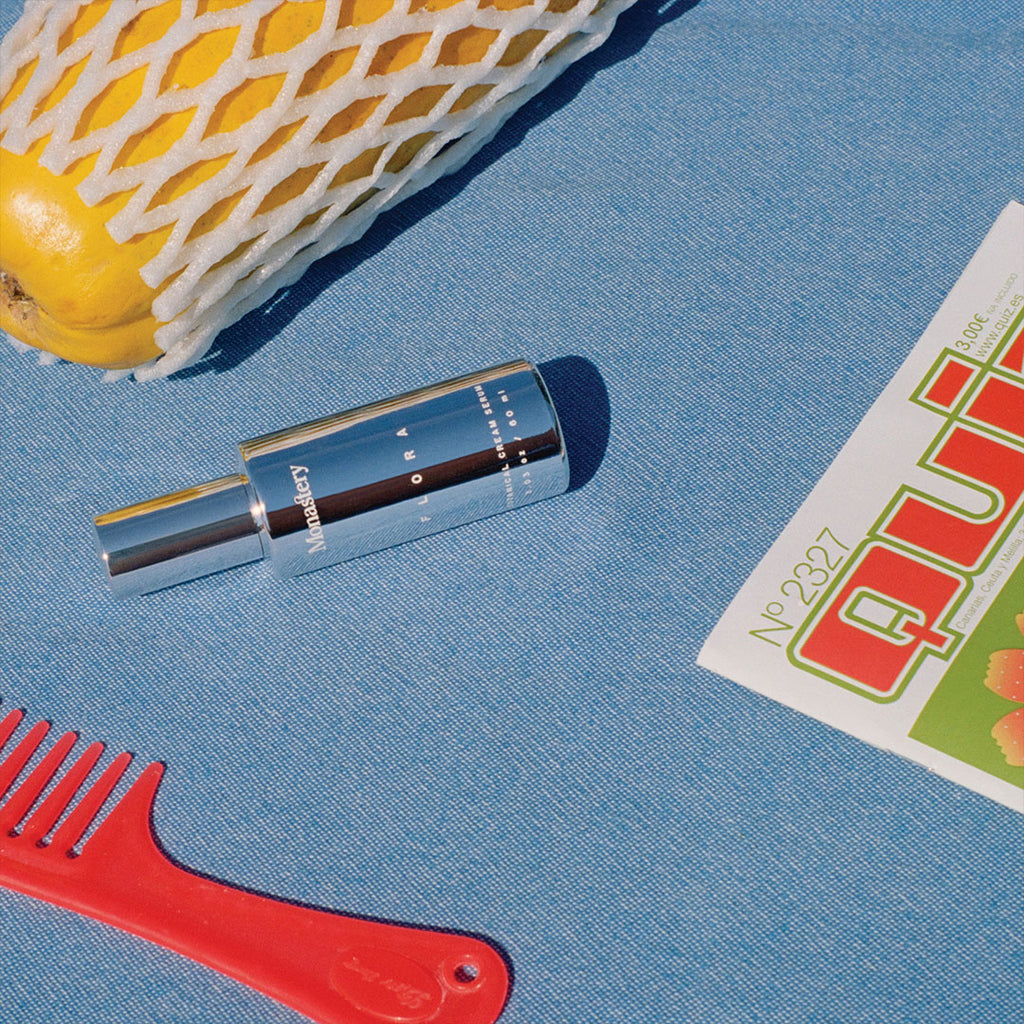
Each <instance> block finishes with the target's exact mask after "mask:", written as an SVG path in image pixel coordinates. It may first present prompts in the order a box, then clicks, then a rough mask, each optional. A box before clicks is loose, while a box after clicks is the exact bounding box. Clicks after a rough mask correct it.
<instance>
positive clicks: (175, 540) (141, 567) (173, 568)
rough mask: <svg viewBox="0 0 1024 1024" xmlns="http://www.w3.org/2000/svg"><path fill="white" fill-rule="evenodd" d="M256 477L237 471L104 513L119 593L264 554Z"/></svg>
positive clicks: (107, 553) (109, 565)
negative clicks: (253, 485) (253, 488)
mask: <svg viewBox="0 0 1024 1024" xmlns="http://www.w3.org/2000/svg"><path fill="white" fill-rule="evenodd" d="M252 506H253V498H252V495H251V493H250V490H249V482H248V480H246V478H245V477H244V476H241V475H238V474H236V475H234V476H226V477H222V478H221V479H220V480H213V481H211V482H210V483H206V484H200V485H199V486H198V487H189V488H187V489H186V490H183V491H177V492H175V493H174V494H166V495H164V496H163V497H161V498H154V499H153V500H151V501H144V502H140V503H139V504H138V505H131V506H129V507H128V508H123V509H121V510H120V511H118V512H108V513H107V514H106V515H101V516H97V517H96V537H97V540H98V543H99V549H100V557H101V558H102V559H103V563H104V565H105V566H106V569H107V574H108V575H109V578H110V586H111V588H112V589H113V591H114V593H115V594H117V596H118V597H130V596H133V595H135V594H146V593H149V592H150V591H153V590H162V589H163V588H164V587H170V586H174V584H176V583H183V582H185V581H186V580H191V579H195V578H196V577H197V576H205V575H207V574H209V573H214V572H219V571H220V570H221V569H231V568H233V567H234V566H236V565H245V564H246V563H247V562H255V561H258V560H259V559H261V558H262V557H263V546H262V544H261V542H260V536H259V531H258V529H257V527H256V523H255V521H254V519H253V515H252Z"/></svg>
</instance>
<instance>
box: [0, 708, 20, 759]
mask: <svg viewBox="0 0 1024 1024" xmlns="http://www.w3.org/2000/svg"><path fill="white" fill-rule="evenodd" d="M23 717H24V714H23V713H22V712H21V711H19V710H18V709H17V708H15V709H14V710H13V711H8V712H7V714H6V715H5V716H4V719H3V721H2V722H0V750H3V749H4V744H5V743H6V742H7V741H8V740H9V739H10V738H11V736H13V735H14V730H15V729H17V728H18V723H19V722H20V721H21V720H22V718H23Z"/></svg>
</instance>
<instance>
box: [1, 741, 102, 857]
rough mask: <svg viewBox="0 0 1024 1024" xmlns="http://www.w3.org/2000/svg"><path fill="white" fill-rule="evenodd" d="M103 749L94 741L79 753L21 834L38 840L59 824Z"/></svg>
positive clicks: (30, 840) (29, 839)
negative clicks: (58, 821)
mask: <svg viewBox="0 0 1024 1024" xmlns="http://www.w3.org/2000/svg"><path fill="white" fill-rule="evenodd" d="M103 750H104V747H103V744H102V743H92V744H90V745H89V746H88V747H86V748H85V751H84V752H83V753H82V754H80V755H79V757H78V760H77V761H75V763H74V764H73V765H72V766H71V767H70V768H69V769H68V770H67V772H65V773H64V775H63V777H62V778H61V779H60V781H59V782H58V783H57V785H56V786H54V787H53V791H52V792H51V793H50V795H49V796H48V797H47V798H46V799H45V800H44V801H43V802H42V803H41V804H40V805H39V807H38V808H36V811H35V813H34V814H33V815H32V817H31V818H29V819H28V821H27V822H26V823H25V827H24V828H23V829H22V830H21V835H22V837H23V838H24V839H25V840H26V841H28V842H38V841H39V840H40V839H42V838H43V836H45V835H46V834H47V833H48V832H49V831H50V829H51V828H53V826H54V825H56V824H57V820H58V819H59V818H60V816H61V815H62V814H63V813H64V809H65V808H66V807H67V806H68V804H70V803H71V801H72V800H73V799H74V797H75V794H76V793H77V792H78V790H79V788H80V787H81V785H82V783H83V782H84V781H85V780H86V777H87V776H88V775H89V772H91V771H92V770H93V768H94V767H95V766H96V762H97V761H98V760H99V759H100V755H101V754H102V753H103Z"/></svg>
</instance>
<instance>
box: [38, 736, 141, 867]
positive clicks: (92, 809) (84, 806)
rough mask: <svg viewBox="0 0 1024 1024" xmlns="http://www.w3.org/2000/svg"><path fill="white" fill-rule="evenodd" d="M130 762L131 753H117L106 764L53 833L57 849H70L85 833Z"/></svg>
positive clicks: (53, 844)
mask: <svg viewBox="0 0 1024 1024" xmlns="http://www.w3.org/2000/svg"><path fill="white" fill-rule="evenodd" d="M131 762H132V755H131V754H118V755H117V757H115V758H114V760H113V761H111V762H110V764H109V765H107V768H106V770H105V771H104V772H103V774H102V775H101V776H100V777H99V778H98V779H97V780H96V781H95V782H94V783H93V784H92V785H91V786H90V787H89V788H88V789H87V790H86V791H85V795H84V796H83V797H82V798H81V799H80V800H79V801H78V803H77V804H76V805H75V808H74V810H73V811H72V812H71V813H70V814H69V815H68V816H67V817H66V818H65V819H64V821H63V822H62V823H61V825H60V827H59V828H58V829H57V831H56V832H55V833H54V836H53V842H52V844H51V845H52V846H53V847H54V848H55V849H58V850H66V851H70V850H71V849H72V848H73V847H74V846H75V844H76V843H77V842H78V841H79V840H80V839H81V838H82V836H83V835H85V832H86V829H88V828H89V826H90V825H91V824H92V822H93V819H94V818H95V817H96V815H97V814H99V812H100V808H102V807H103V805H104V804H105V803H106V802H107V797H109V796H110V794H111V792H112V791H113V789H114V787H115V786H116V785H117V784H118V782H120V780H121V776H122V775H124V773H125V771H126V770H127V768H128V765H130V764H131Z"/></svg>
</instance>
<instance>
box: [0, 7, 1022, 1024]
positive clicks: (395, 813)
mask: <svg viewBox="0 0 1024 1024" xmlns="http://www.w3.org/2000/svg"><path fill="white" fill-rule="evenodd" d="M19 11H20V4H19V3H17V2H15V0H0V28H3V29H4V30H6V29H7V28H8V27H9V26H10V25H11V24H12V23H13V22H14V20H15V17H16V15H17V14H18V12H19ZM1020 13H1021V12H1020V5H1019V3H1018V2H1016V0H974V2H963V3H948V2H946V0H943V2H939V0H922V2H915V3H907V2H899V0H877V2H873V3H867V2H864V0H857V2H849V0H843V2H840V0H785V2H784V0H700V2H699V3H693V2H689V0H676V2H675V3H671V2H670V3H658V2H650V0H641V2H640V3H639V4H638V5H637V7H636V8H634V9H633V10H632V11H629V12H627V13H626V14H625V15H624V16H623V17H622V19H621V20H620V23H619V26H618V28H617V29H616V31H615V34H614V36H613V38H612V39H611V40H610V41H609V42H608V44H607V45H606V47H605V48H604V49H603V50H602V51H599V52H598V53H597V54H595V55H593V56H592V57H591V58H589V59H587V60H586V61H585V62H584V63H583V64H581V65H579V66H577V67H576V68H574V69H572V70H570V71H569V72H568V73H567V75H566V76H565V77H564V78H563V79H561V80H560V81H559V82H557V83H556V84H555V85H554V87H553V88H551V89H550V90H549V91H548V92H546V93H545V94H543V95H542V96H541V97H539V98H538V99H537V100H535V101H534V102H532V103H531V104H530V105H529V107H528V108H526V109H524V110H523V111H521V112H520V114H519V115H518V116H517V117H516V118H515V119H514V120H513V121H512V122H511V123H510V124H509V125H508V126H507V127H506V128H505V130H504V131H503V132H502V133H501V135H500V136H499V137H498V139H497V140H496V141H495V142H494V143H493V144H492V145H491V146H490V147H489V148H488V149H487V150H485V151H484V152H483V153H481V154H480V155H479V156H478V158H477V159H476V160H474V162H473V163H472V164H471V165H470V166H468V167H467V168H466V169H465V170H464V171H462V172H461V173H460V174H458V175H457V176H456V177H454V178H452V179H448V180H445V181H442V182H440V183H439V184H438V185H436V186H434V187H433V189H432V190H430V191H429V192H427V193H424V194H422V195H420V196H417V197H415V198H414V199H412V200H410V201H408V202H407V203H406V204H405V205H403V206H401V207H399V208H397V209H396V210H395V211H393V212H392V213H390V214H389V215H387V216H386V217H385V218H384V219H383V220H381V221H380V222H378V224H377V226H376V228H375V229H374V231H373V232H372V233H371V234H370V235H369V236H368V237H367V238H366V239H365V240H364V241H363V242H362V243H360V244H359V245H357V246H356V247H354V248H353V249H350V250H347V251H344V252H342V253H340V254H337V255H336V256H334V257H333V258H330V259H328V260H326V261H324V262H323V263H322V264H319V265H317V266H316V267H315V268H314V269H313V270H312V271H311V272H310V273H309V274H308V275H307V276H306V277H305V278H304V279H303V280H302V281H301V282H300V283H299V284H298V285H297V286H296V287H294V288H293V289H292V290H291V291H290V292H289V293H287V294H285V295H283V296H280V297H279V298H278V299H277V300H275V301H274V302H273V303H272V304H271V305H270V306H269V307H268V308H266V309H263V310H261V311H259V312H257V313H255V314H253V315H251V316H250V317H249V318H248V319H246V320H245V321H244V322H242V323H241V324H239V325H236V327H235V328H233V329H232V330H231V331H230V332H228V333H227V334H225V335H222V337H221V339H220V344H219V345H218V349H219V351H218V352H217V353H216V354H215V355H214V356H213V357H212V358H211V359H210V360H208V362H207V363H206V364H204V365H203V366H202V367H200V368H197V369H194V370H193V371H190V372H185V373H182V374H180V375H178V376H177V377H174V378H172V379H170V380H168V381H165V382H162V383H157V384H151V385H145V386H142V385H138V384H135V383H133V382H130V381H123V382H121V383H119V384H115V385H111V384H104V383H103V382H102V381H101V379H100V374H99V372H97V371H93V370H89V369H85V368H82V367H76V366H73V365H70V364H61V365H58V366H55V367H39V366H37V365H36V364H35V362H34V360H33V359H32V358H31V357H28V356H23V355H20V354H18V353H17V352H16V351H14V349H12V348H8V347H3V348H2V349H0V374H2V409H3V426H2V431H0V488H2V502H0V537H2V563H0V602H2V603H0V611H2V624H3V650H2V655H0V658H2V662H0V669H2V681H0V697H2V701H3V705H4V708H10V707H24V708H26V709H27V710H28V712H29V715H30V716H33V717H34V718H50V719H52V720H53V721H54V723H55V724H56V725H58V726H59V727H61V728H74V729H78V730H80V732H81V733H82V736H83V738H85V739H89V740H92V739H103V740H106V741H108V742H109V744H110V745H111V748H112V749H113V750H131V751H134V752H135V753H136V754H137V756H138V758H139V763H140V764H143V763H145V762H147V761H149V760H156V759H158V760H162V761H164V762H165V763H166V764H167V768H168V771H167V777H166V779H165V782H164V785H163V787H162V789H161V793H160V797H159V800H158V803H157V808H156V821H155V823H156V828H157V831H158V833H159V835H160V837H161V839H162V841H163V843H164V845H165V846H166V847H167V849H168V850H169V851H170V852H171V854H173V856H174V857H175V858H176V859H178V860H179V861H180V862H182V863H184V864H186V865H188V866H190V867H193V868H196V869H198V870H201V871H203V872H205V873H208V874H210V875H213V876H215V877H218V878H221V879H224V880H227V881H230V882H233V883H236V884H239V885H243V886H248V887H251V888H253V889H257V890H260V891H264V892H269V893H274V894H276V895H279V896H283V897H286V898H290V899H295V900H302V901H307V902H309V903H314V904H317V905H320V906H325V907H331V908H335V909H339V910H347V911H352V912H355V913H360V914H367V915H372V916H377V917H384V918H390V919H395V920H400V921H409V922H418V923H424V924H431V925H437V926H443V927H451V928H458V929H465V930H469V931H473V932H480V933H483V934H485V935H488V936H490V937H492V938H493V939H495V940H496V941H497V942H499V943H500V944H501V945H502V946H503V948H504V949H505V950H506V952H507V953H508V955H509V956H510V958H511V960H512V962H513V964H514V967H515V987H514V990H513V993H512V997H511V1000H510V1002H509V1005H508V1007H507V1009H506V1011H505V1015H504V1017H503V1018H502V1020H503V1022H504V1024H619V1022H636V1024H677V1022H678V1024H688V1022H701V1024H745V1022H759V1024H769V1022H770V1024H796V1022H808V1024H810V1022H833V1021H835V1022H844V1024H861V1022H863V1024H896V1022H900V1024H1006V1022H1009V1021H1011V1020H1014V1019H1019V1017H1018V1015H1019V1014H1020V1013H1021V1012H1022V1011H1024V993H1022V977H1024V966H1022V948H1021V942H1022V924H1021V893H1022V892H1024V863H1022V858H1021V842H1022V838H1024V828H1022V822H1021V818H1020V817H1019V816H1017V815H1014V814H1013V813H1012V812H1011V811H1009V810H1007V809H1005V808H1003V807H1000V806H998V805H996V804H994V803H991V802H989V801H987V800H985V799H983V798H982V797H980V796H976V795H974V794H973V793H971V792H969V791H967V790H965V789H961V788H959V787H958V786H956V785H954V784H952V783H950V782H947V781H946V780H944V779H942V778H940V777H937V776H934V775H931V774H929V773H928V772H927V771H926V770H924V769H923V768H920V767H918V766H916V765H914V764H911V763H908V762H905V761H903V760H900V759H898V758H896V757H894V756H892V755H890V754H886V753H883V752H880V751H878V750H875V749H873V748H871V747H869V746H866V745H864V744H862V743H860V742H858V741H856V740H854V739H852V738H850V737H847V736H846V735H843V734H842V733H839V732H837V731H835V730H833V729H830V728H827V727H825V726H823V725H821V724H819V723H817V722H815V721H812V720H810V719H807V718H804V717H801V716H800V715H798V714H796V713H795V712H793V711H791V710H788V709H786V708H784V707H781V706H779V705H776V704H774V703H773V702H771V701H769V700H766V699H764V698H762V697H760V696H758V695H755V694H753V693H751V692H748V691H747V690H744V689H742V688H740V687H738V686H736V685H734V684H732V683H730V682H727V681H725V680H723V679H720V678H718V677H716V676H713V675H712V674H710V673H707V672H705V671H702V670H700V669H698V668H697V667H696V666H695V664H694V660H695V657H696V654H697V651H698V649H699V647H700V644H701V643H702V641H703V640H704V638H705V636H706V635H707V633H708V632H709V631H710V629H711V627H712V625H713V624H714V622H715V621H716V620H717V618H718V617H719V616H720V615H721V613H722V612H723V610H724V609H725V606H726V604H727V603H728V601H729V599H730V598H731V597H732V595H733V594H734V593H735V591H736V590H737V589H738V588H739V586H740V584H741V583H742V581H743V580H744V578H745V577H746V575H747V573H748V572H749V571H750V570H751V569H752V568H753V566H754V565H755V564H756V562H757V561H758V559H759V558H760V557H761V555H762V554H763V553H764V551H765V550H766V549H767V548H768V546H769V545H770V544H771V542H772V540H773V539H774V538H775V537H776V535H777V534H778V533H779V531H780V530H781V529H782V528H783V526H784V525H785V523H786V522H787V520H788V519H789V517H790V516H791V515H792V513H793V512H794V511H795V510H796V508H797V507H798V505H799V503H800V502H801V500H802V499H803V497H804V496H805V495H806V493H807V492H808V490H809V489H810V488H811V486H812V484H813V483H814V482H815V481H816V480H817V478H818V477H819V476H820V474H821V473H822V472H823V471H824V470H825V468H826V467H827V465H828V464H829V462H830V461H831V459H832V458H833V456H834V455H835V454H836V452H837V451H838V450H839V448H840V446H841V445H842V443H843V442H844V441H845V440H846V438H847V437H848V435H849V434H850V432H851V431H852V430H853V428H854V426H855V425H856V424H857V422H858V421H859V419H860V418H861V416H862V415H863V414H864V412H865V411H866V410H867V408H868V406H869V405H870V404H871V402H872V401H873V399H874V398H875V396H876V395H877V393H878V392H879V391H880V390H881V388H882V386H883V385H884V383H885V382H886V381H887V380H888V378H889V376H890V375H891V373H892V372H893V370H894V369H895V368H896V367H897V366H898V365H899V364H900V362H901V361H902V360H903V358H904V357H905V355H906V354H907V352H908V351H909V349H910V348H911V347H912V345H913V344H914V342H915V341H916V339H917V338H918V336H919V335H920V333H921V332H922V330H923V329H924V327H925V326H926V324H927V323H928V321H929V320H930V318H931V317H932V315H933V314H934V312H935V311H936V309H937V308H938V306H939V303H940V301H941V300H942V298H943V297H944V296H945V294H946V293H947V291H948V290H949V288H950V287H951V286H952V285H953V283H954V281H955V280H956V278H957V277H958V275H959V274H960V272H961V270H962V269H963V267H964V265H965V264H966V262H967V260H968V259H969V257H970V256H971V254H972V253H973V252H974V250H975V249H976V247H977V246H978V244H979V243H980V241H981V239H982V237H983V236H984V234H985V232H986V231H987V230H988V228H989V226H990V225H991V224H992V222H993V221H994V220H995V218H996V216H997V215H998V213H999V211H1000V210H1001V209H1002V207H1003V206H1004V205H1005V204H1006V202H1007V201H1009V200H1010V199H1013V198H1017V199H1022V198H1024V165H1022V160H1021V157H1022V148H1021V140H1022V138H1024V29H1022V23H1021V18H1020ZM520 354H525V355H527V356H530V357H532V358H534V359H536V360H538V361H542V362H543V361H551V360H558V359H564V358H566V357H575V358H576V365H582V364H581V363H580V361H581V360H586V361H587V362H588V363H589V364H591V365H592V366H593V367H594V368H596V371H597V372H599V373H600V377H601V380H602V381H603V388H604V389H605V390H606V392H607V409H608V410H609V411H610V420H608V425H607V429H606V428H605V427H604V426H603V422H604V420H605V417H603V414H602V410H603V403H604V401H605V398H604V397H603V396H602V394H601V389H600V388H595V389H594V391H593V394H592V396H591V397H584V398H580V397H579V396H577V398H576V399H575V401H574V403H573V407H572V410H571V414H572V417H573V420H574V423H575V425H576V429H577V431H578V433H579V434H580V437H581V439H580V441H579V445H580V447H581V448H582V451H583V456H582V458H583V460H584V463H585V464H586V465H587V466H589V474H585V475H590V479H589V480H587V481H586V482H584V483H583V485H582V486H579V487H577V488H575V489H574V490H573V491H571V492H570V493H569V494H568V495H566V496H564V497H562V498H558V499H555V500H552V501H549V502H546V503H543V504H541V505H537V506H533V507H530V508H527V509H524V510H521V511H518V512H514V513H511V514H509V515H506V516H502V517H498V518H496V519H491V520H488V521H485V522H480V523H476V524H473V525H471V526H468V527H465V528H463V529H461V530H458V531H455V532H451V533H448V534H444V535H440V536H436V537H433V538H430V539H427V540H424V541H421V542H419V543H416V544H414V545H407V546H405V547H402V548H399V549H394V550H390V551H385V552H382V553H380V554H377V555H373V556H369V557H367V558H364V559H362V560H359V561H357V562H352V563H348V564H346V565H341V566H337V567H335V568H333V569H330V570H327V571H324V572H320V573H316V574H313V575H310V576H306V577H302V578H300V579H296V580H293V581H291V582H286V583H281V582H277V581H275V580H273V579H272V578H271V577H270V575H269V573H268V572H267V571H266V570H265V569H264V568H262V567H260V566H252V567H250V568H247V569H241V570H237V571H234V572H231V573H225V574H221V575H219V576H216V577H212V578H209V579H206V580H202V581H199V582H196V583H194V584H192V585H189V586H185V587H179V588H177V589H174V590H169V591H165V592H163V593H160V594H157V595H153V596H150V597H147V598H144V599H139V600H134V601H130V602H117V601H115V600H114V599H113V598H112V597H111V596H110V595H109V594H108V592H107V590H106V589H105V586H104V583H103V580H102V579H101V574H100V570H99V565H98V562H97V559H96V556H95V553H94V551H93V548H92V539H91V517H92V515H93V514H94V513H96V512H99V511H105V510H108V509H111V508H116V507H119V506H120V505H122V504H125V503H127V502H129V501H134V500H139V499H142V498H146V497H150V496H153V495H156V494H160V493H164V492H165V491H166V490H170V489H173V488H175V487H177V486H180V485H184V484H187V483H190V482H193V481H200V480H205V479H208V478H211V477H214V476H217V475H220V474H221V473H222V472H228V471H231V469H232V468H233V465H234V447H233V446H234V444H235V442H236V441H238V440H240V439H242V438H245V437H250V436H253V435H254V434H258V433H261V432H264V431H266V430H269V429H272V428H276V427H281V426H285V425H288V424H291V423H294V422H299V421H301V420H306V419H310V418H312V417H314V416H317V415H322V414H326V413H329V412H333V411H337V410H339V409H345V408H349V407H351V406H354V405H356V404H359V403H362V402H364V401H369V400H372V399H375V398H380V397H384V396H387V395H389V394H394V393H398V392H400V391H403V390H406V389H408V388H411V387H413V386H416V385H419V384H425V383H429V382H433V381H436V380H440V379H444V378H445V377H448V376H452V375H455V374H457V373H460V372H463V371H468V370H473V369H478V368H480V367H484V366H487V365H490V364H493V363H496V362H500V361H502V360H504V359H506V358H509V357H513V356H517V355H520ZM570 365H571V364H570ZM604 432H607V434H608V437H607V447H606V450H604V451H603V457H602V451H601V449H602V448H603V441H604V438H603V436H602V435H603V433H604ZM598 460H600V461H599V464H598ZM300 1020H301V1019H300V1018H299V1017H298V1015H296V1014H295V1013H293V1012H291V1011H289V1010H287V1009H285V1008H283V1007H280V1006H278V1005H276V1004H274V1003H271V1002H270V1001H268V1000H266V999H264V998H263V997H261V996H259V995H256V994H254V993H252V992H250V991H249V990H247V989H245V988H243V987H242V986H240V985H238V984H235V983H234V982H231V981H229V980H226V979H224V978H222V977H221V976H219V975H216V974H214V973H213V972H211V971H208V970H206V969H203V968H201V967H198V966H196V965H194V964H193V963H191V962H190V961H188V960H185V959H183V958H180V957H178V956H176V955H173V954H171V953H167V952H165V951H163V950H161V949H158V948H156V947H153V946H150V945H149V944H147V943H145V942H142V941H141V940H137V939H135V938H132V937H130V936H127V935H125V934H122V933H120V932H118V931H115V930H113V929H111V928H108V927H105V926H102V925H99V924H95V923H93V922H91V921H89V920H86V919H83V918H80V917H78V916H76V915H73V914H70V913H66V912H64V911H60V910H57V909H55V908H53V907H50V906H49V905H47V904H44V903H39V902H36V901H33V900H30V899H27V898H24V897H21V896H17V895H14V894H11V893H8V892H6V891H0V1021H2V1022H3V1024H69V1022H72V1024H100V1022H103V1024H107V1022H118V1024H122V1022H124V1024H127V1022H132V1024H136V1022H146V1024H149V1022H152V1024H157V1022H158V1024H186V1022H188V1024H237V1022H242V1021H244V1022H251V1024H257V1022H258V1024H300Z"/></svg>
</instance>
